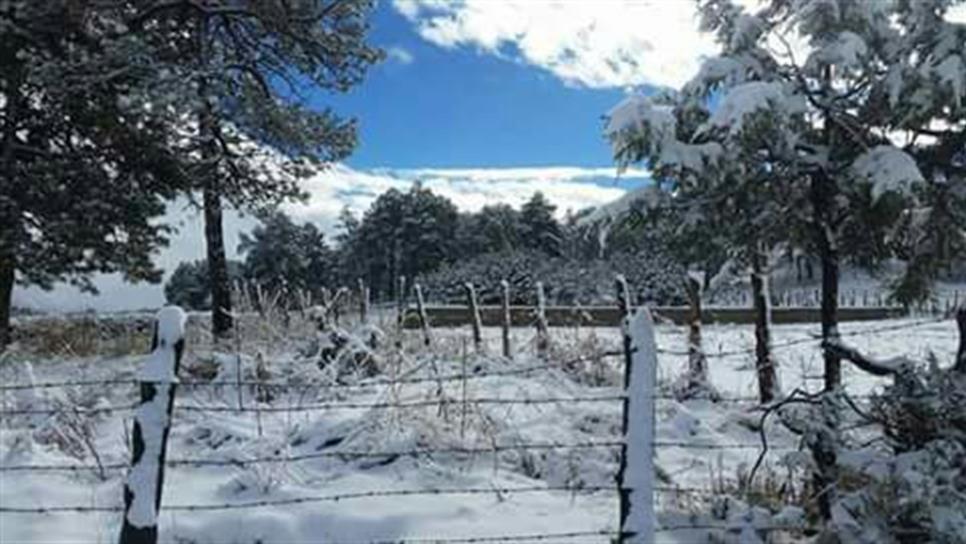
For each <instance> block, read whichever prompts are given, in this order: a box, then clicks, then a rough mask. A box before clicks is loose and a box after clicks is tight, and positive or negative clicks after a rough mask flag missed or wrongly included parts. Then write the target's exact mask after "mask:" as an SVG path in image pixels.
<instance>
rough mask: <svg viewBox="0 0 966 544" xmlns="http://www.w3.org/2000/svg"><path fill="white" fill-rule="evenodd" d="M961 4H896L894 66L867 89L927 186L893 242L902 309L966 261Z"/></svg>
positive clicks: (965, 50) (965, 32)
mask: <svg viewBox="0 0 966 544" xmlns="http://www.w3.org/2000/svg"><path fill="white" fill-rule="evenodd" d="M963 4H964V2H962V1H950V0H924V1H920V2H900V3H898V4H897V6H896V12H895V16H894V18H895V20H896V21H897V25H898V26H899V28H900V29H901V32H900V33H899V36H900V39H899V40H898V41H897V44H896V45H894V46H893V50H894V57H893V58H894V61H893V62H892V63H891V64H889V65H888V73H887V74H886V76H885V77H884V78H882V79H881V80H880V81H879V82H878V85H877V86H876V87H873V88H872V89H871V90H870V94H871V97H872V100H871V103H872V106H873V107H874V108H876V109H877V110H881V111H885V112H888V114H889V119H890V123H891V124H892V126H893V127H894V129H895V130H894V138H896V139H900V140H901V141H902V143H904V144H906V145H907V147H909V148H911V152H912V154H913V155H914V157H915V158H916V162H917V163H918V165H919V167H920V169H921V171H922V172H923V174H924V175H925V177H926V181H927V182H926V183H925V184H923V186H922V187H919V188H918V191H917V196H918V197H919V204H920V205H919V206H918V207H917V208H916V209H914V210H913V211H912V212H911V213H909V214H908V215H907V216H906V220H905V222H904V224H903V228H902V229H901V231H900V233H901V236H900V237H899V239H898V241H899V243H898V245H899V247H900V251H901V256H902V257H903V259H904V260H906V261H907V262H908V263H909V265H908V266H907V268H906V270H905V273H904V274H903V275H902V276H901V277H900V278H899V279H898V280H897V281H896V284H895V293H894V297H895V298H896V299H897V300H898V301H900V302H902V303H905V304H909V303H912V302H917V301H922V300H924V299H926V298H928V297H929V295H930V291H931V286H932V284H933V282H935V280H936V279H938V278H939V277H940V276H941V274H942V272H943V271H944V269H946V268H947V267H949V266H950V265H951V264H954V263H956V260H957V259H962V256H963V255H966V130H964V124H966V24H964V21H963V20H962V18H960V19H959V20H953V19H954V18H953V17H952V15H951V13H952V9H953V8H955V7H957V5H958V6H959V7H960V8H962V6H963ZM960 262H961V261H960Z"/></svg>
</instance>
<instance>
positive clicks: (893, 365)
mask: <svg viewBox="0 0 966 544" xmlns="http://www.w3.org/2000/svg"><path fill="white" fill-rule="evenodd" d="M822 348H823V349H824V350H825V351H826V352H829V353H832V354H834V355H836V356H837V357H839V358H841V359H845V360H846V361H850V362H851V363H852V364H854V365H855V366H857V367H859V368H860V369H862V370H864V371H866V372H868V373H870V374H873V375H876V376H895V375H896V374H899V373H900V372H902V371H903V370H905V369H907V368H909V367H911V366H912V361H910V360H909V359H906V358H905V357H894V358H891V359H883V360H878V359H873V358H871V357H867V356H865V355H863V354H862V353H860V352H859V350H857V349H855V348H853V347H850V346H847V345H845V344H843V343H841V342H839V341H835V340H828V341H825V342H823V343H822Z"/></svg>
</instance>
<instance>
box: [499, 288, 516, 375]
mask: <svg viewBox="0 0 966 544" xmlns="http://www.w3.org/2000/svg"><path fill="white" fill-rule="evenodd" d="M500 286H501V287H502V288H503V356H504V357H505V358H507V359H513V350H512V349H511V346H510V325H511V323H510V282H508V281H506V280H503V281H501V282H500Z"/></svg>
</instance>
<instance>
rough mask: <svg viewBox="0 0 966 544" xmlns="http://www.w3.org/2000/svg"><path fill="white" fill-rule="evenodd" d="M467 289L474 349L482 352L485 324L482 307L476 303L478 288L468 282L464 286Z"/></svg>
mask: <svg viewBox="0 0 966 544" xmlns="http://www.w3.org/2000/svg"><path fill="white" fill-rule="evenodd" d="M463 288H464V289H466V303H467V304H468V305H469V307H470V324H471V325H472V326H473V347H474V348H475V349H476V351H480V348H481V347H482V346H483V323H482V321H481V320H480V306H479V304H477V302H476V288H475V287H473V284H472V283H470V282H466V283H464V284H463Z"/></svg>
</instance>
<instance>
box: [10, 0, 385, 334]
mask: <svg viewBox="0 0 966 544" xmlns="http://www.w3.org/2000/svg"><path fill="white" fill-rule="evenodd" d="M373 7H374V2H372V1H371V0H345V1H341V2H331V1H328V0H301V1H298V2H291V1H288V0H230V1H229V0H206V1H205V2H188V1H174V2H172V1H158V0H104V1H98V2H90V1H75V0H44V1H42V2H37V1H33V0H13V1H5V2H0V59H2V67H0V349H3V348H4V347H5V346H6V345H7V344H8V343H9V341H10V323H9V322H10V307H11V302H12V292H13V286H14V283H15V282H18V283H19V284H22V285H37V286H40V287H43V288H50V287H51V286H53V285H54V284H55V283H57V282H71V283H73V284H76V285H79V286H80V287H81V288H83V289H86V290H91V291H93V290H94V287H93V285H92V283H91V281H90V277H91V275H92V274H95V273H121V274H123V275H124V276H125V278H126V279H128V280H131V281H159V280H160V278H161V273H162V272H161V271H160V270H158V269H157V268H156V267H155V266H154V263H153V261H152V255H153V254H154V253H155V252H156V250H158V249H159V248H161V247H163V246H165V245H166V244H167V243H168V236H169V234H170V233H171V231H172V228H171V227H170V226H169V225H165V224H164V223H163V222H162V221H160V220H159V219H160V218H161V216H162V214H163V213H164V211H165V208H166V206H167V205H168V203H170V202H171V201H173V200H174V199H175V198H177V197H179V196H187V197H188V198H189V200H190V201H191V202H192V203H194V204H196V206H197V207H198V208H199V209H200V210H201V211H202V213H203V217H204V225H205V226H204V229H205V239H206V247H207V261H208V263H209V264H210V266H208V267H207V269H206V272H207V275H208V284H209V285H210V286H211V288H210V291H211V296H212V298H213V306H214V307H215V308H216V309H217V311H215V312H214V313H213V319H212V323H213V329H214V331H213V332H214V333H215V335H216V336H221V335H225V334H226V333H227V332H228V331H230V329H231V328H232V311H231V297H230V293H229V281H228V280H229V270H228V264H227V262H226V259H225V250H224V240H223V238H224V237H223V232H222V205H223V203H224V202H229V203H230V204H232V205H233V206H235V207H237V208H239V209H242V210H246V211H250V212H258V213H264V212H266V210H271V209H274V208H276V207H277V206H278V204H280V203H281V202H284V201H287V200H298V199H300V198H302V197H303V196H304V195H303V192H302V190H301V189H300V187H299V182H300V180H302V179H303V178H305V177H306V176H310V175H312V174H314V173H315V172H316V171H317V169H318V168H319V167H320V166H321V165H322V164H323V163H325V162H330V161H336V160H340V159H342V158H344V157H346V156H347V155H348V154H349V153H350V152H351V151H352V149H353V147H354V146H355V144H356V123H355V121H354V120H352V119H345V118H341V117H339V116H337V115H335V114H334V113H333V112H332V111H330V110H327V109H322V108H312V107H310V106H309V105H308V104H309V101H307V100H304V99H303V98H304V97H305V96H306V93H312V96H313V98H318V97H323V96H324V93H327V92H344V91H347V90H349V89H350V88H351V87H353V86H354V85H356V84H358V83H359V82H360V81H361V80H362V78H363V77H364V75H365V74H366V72H367V69H368V68H369V67H370V66H371V65H372V64H374V63H375V62H377V61H379V60H380V59H381V58H382V57H383V54H382V52H381V51H380V50H378V49H376V48H373V47H371V46H370V45H368V43H367V41H366V40H367V32H368V17H369V15H370V13H371V11H372V9H373Z"/></svg>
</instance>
